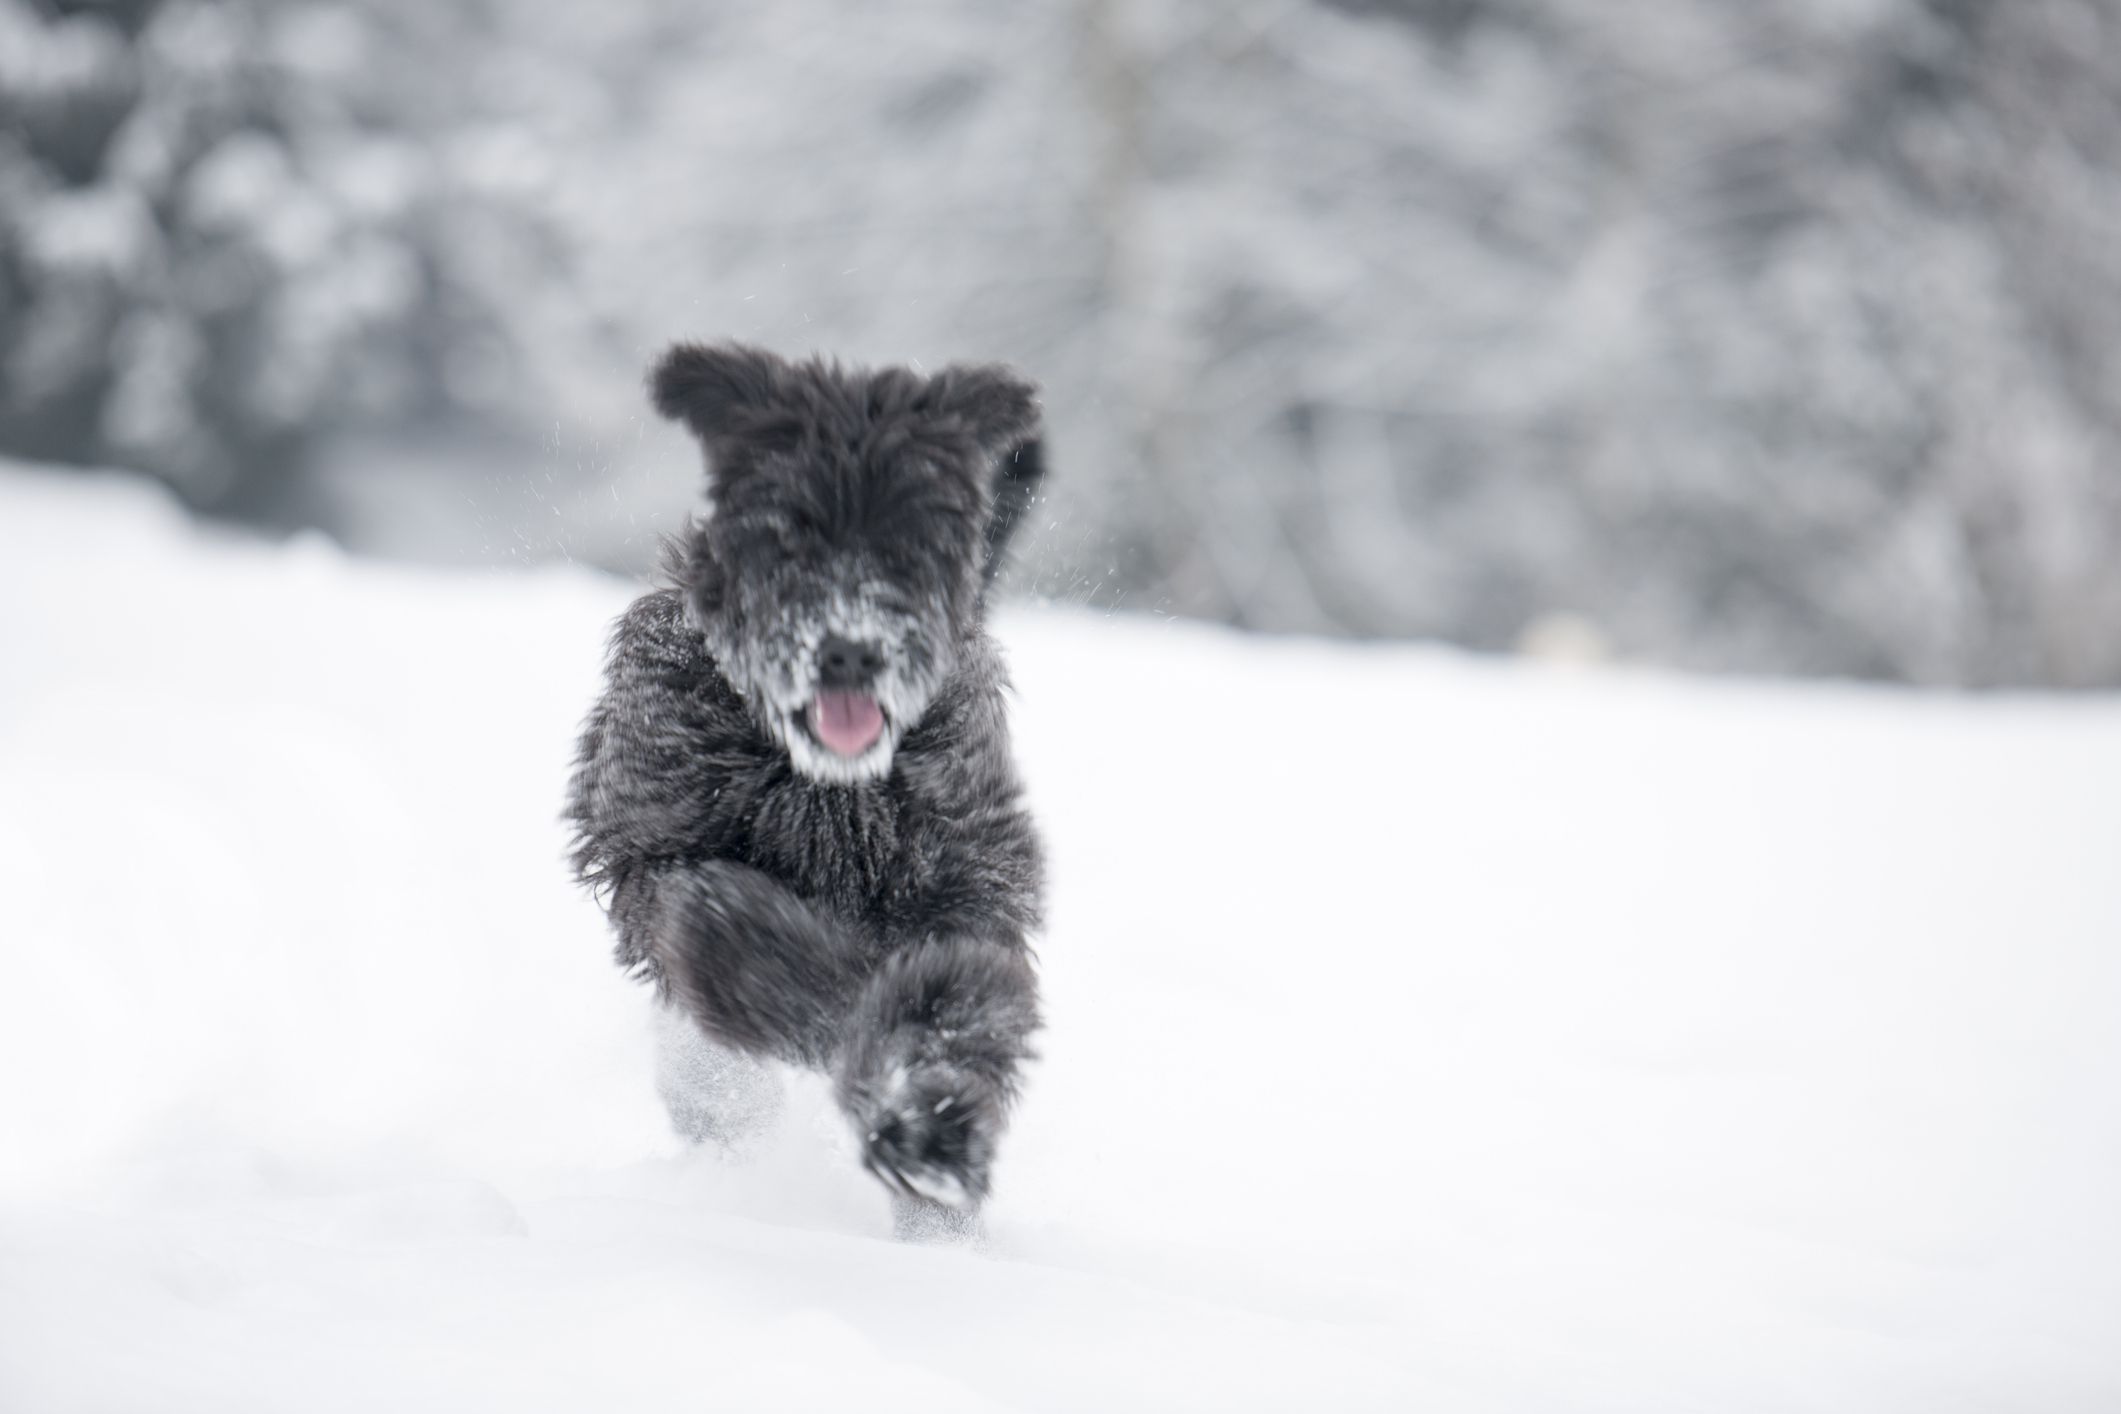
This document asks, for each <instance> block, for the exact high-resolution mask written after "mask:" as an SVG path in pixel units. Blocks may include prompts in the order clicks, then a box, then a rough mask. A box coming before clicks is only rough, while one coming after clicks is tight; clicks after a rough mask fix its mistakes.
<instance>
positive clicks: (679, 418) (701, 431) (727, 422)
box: [648, 344, 788, 451]
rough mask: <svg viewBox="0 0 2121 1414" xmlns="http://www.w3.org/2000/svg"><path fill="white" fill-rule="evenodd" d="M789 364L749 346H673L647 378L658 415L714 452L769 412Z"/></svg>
mask: <svg viewBox="0 0 2121 1414" xmlns="http://www.w3.org/2000/svg"><path fill="white" fill-rule="evenodd" d="M787 376H788V365H787V364H786V363H785V362H783V361H782V360H781V359H780V358H779V357H777V356H776V355H774V354H770V353H767V352H766V351H765V350H764V349H755V348H752V347H750V346H749V345H747V344H672V345H671V346H670V350H669V352H667V353H665V354H664V355H663V356H662V358H660V359H659V360H657V361H656V365H655V368H654V369H653V370H651V371H650V373H649V375H648V392H649V395H650V396H651V397H653V398H654V399H655V407H656V411H657V412H660V413H661V414H663V416H665V417H667V418H670V419H671V420H672V421H674V422H682V423H684V424H685V425H686V426H687V427H690V428H691V429H692V433H693V435H694V436H695V437H698V438H699V439H700V441H701V442H703V443H704V444H706V446H707V448H708V450H710V451H712V450H714V448H715V447H716V446H717V445H718V444H720V443H721V442H722V441H723V439H725V438H728V437H731V436H734V435H735V434H736V433H738V432H739V431H740V430H741V429H742V428H743V427H744V425H745V424H746V423H747V422H749V421H752V420H754V419H755V418H756V416H757V414H759V413H760V412H762V411H764V410H765V409H767V408H769V407H771V406H772V405H773V403H774V402H775V400H776V399H777V398H778V397H779V395H780V391H781V389H782V387H783V385H784V384H785V383H786V380H787Z"/></svg>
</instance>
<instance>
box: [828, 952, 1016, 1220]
mask: <svg viewBox="0 0 2121 1414" xmlns="http://www.w3.org/2000/svg"><path fill="white" fill-rule="evenodd" d="M1037 1028H1038V983H1037V975H1036V973H1035V972H1034V971H1033V970H1032V966H1031V960H1030V957H1029V956H1028V955H1027V954H1026V952H1025V951H1024V949H1023V948H1021V947H1016V946H1009V945H1006V944H1003V943H998V942H992V941H989V940H986V939H984V938H979V937H971V936H953V937H945V938H939V939H930V940H927V941H924V942H919V943H914V944H910V945H908V946H905V947H902V948H900V949H898V950H897V951H895V952H893V953H891V954H890V955H889V956H887V957H886V958H885V959H884V960H883V962H882V963H880V964H879V965H878V966H877V968H876V970H875V972H874V973H872V974H871V975H870V977H869V979H868V981H867V982H866V983H865V984H864V985H863V987H862V989H861V991H860V994H859V995H858V996H857V997H856V998H855V1001H854V1005H853V1008H852V1011H851V1012H850V1013H849V1016H848V1019H847V1036H846V1044H845V1046H844V1048H843V1049H842V1050H841V1052H840V1054H839V1058H838V1061H837V1065H836V1070H837V1074H836V1077H835V1078H836V1081H837V1089H838V1095H839V1101H840V1105H841V1107H842V1108H843V1109H844V1110H845V1111H846V1112H847V1115H848V1117H849V1118H850V1119H851V1120H852V1121H853V1122H854V1127H855V1133H856V1135H857V1136H858V1137H859V1138H860V1140H861V1142H862V1145H863V1155H864V1161H865V1162H866V1163H867V1165H868V1167H869V1169H870V1171H871V1172H873V1173H874V1174H876V1176H877V1177H878V1178H880V1179H882V1180H883V1181H884V1183H885V1184H886V1186H888V1187H890V1188H891V1189H892V1190H893V1191H894V1192H895V1193H897V1194H899V1195H900V1196H901V1197H904V1198H914V1197H919V1198H924V1199H928V1200H931V1201H933V1202H937V1203H940V1204H943V1205H945V1206H946V1207H947V1208H950V1209H955V1210H959V1211H968V1210H970V1209H973V1208H976V1207H977V1205H978V1204H979V1202H980V1200H981V1199H983V1198H985V1197H986V1195H987V1189H988V1181H989V1174H990V1171H991V1168H992V1165H993V1162H994V1150H995V1144H996V1141H997V1140H998V1139H999V1137H1000V1135H1001V1129H1002V1124H1003V1121H1004V1119H1005V1118H1006V1114H1007V1110H1008V1107H1009V1104H1010V1102H1011V1101H1012V1100H1014V1099H1015V1097H1016V1090H1017V1083H1018V1071H1019V1068H1020V1067H1021V1065H1022V1064H1023V1062H1024V1061H1025V1060H1027V1059H1028V1058H1029V1057H1030V1055H1031V1045H1030V1039H1031V1033H1032V1032H1033V1031H1035V1030H1037Z"/></svg>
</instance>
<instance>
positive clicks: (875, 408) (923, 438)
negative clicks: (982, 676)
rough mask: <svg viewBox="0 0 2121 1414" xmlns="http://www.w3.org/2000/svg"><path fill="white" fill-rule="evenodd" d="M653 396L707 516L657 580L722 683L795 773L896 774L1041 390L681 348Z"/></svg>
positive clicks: (973, 584)
mask: <svg viewBox="0 0 2121 1414" xmlns="http://www.w3.org/2000/svg"><path fill="white" fill-rule="evenodd" d="M649 386H650V390H651V392H652V393H653V395H654V398H655V404H656V407H657V408H658V409H659V410H660V411H661V412H662V413H663V415H664V416H666V417H671V418H675V419H677V420H679V421H681V422H683V423H685V424H686V425H687V426H688V427H690V428H691V429H692V431H693V433H694V435H696V436H697V437H698V438H699V439H700V443H701V445H702V446H703V447H704V448H705V450H706V453H707V467H708V488H709V496H710V499H711V501H712V503H713V512H712V514H711V515H709V516H707V517H705V518H704V519H699V520H695V521H694V522H693V523H692V524H691V525H690V526H689V527H688V528H687V529H686V530H685V531H684V532H683V533H682V534H681V535H680V536H679V537H678V538H677V539H676V541H674V542H673V545H672V552H671V557H670V561H669V565H668V568H669V570H670V571H671V574H672V577H673V578H674V579H675V580H676V581H677V584H678V586H679V588H680V589H682V590H683V591H684V594H685V599H686V604H687V606H688V612H689V613H690V614H691V615H692V617H693V620H694V622H695V623H696V624H697V625H698V627H699V628H700V630H701V632H702V633H703V634H704V635H705V636H706V639H707V644H708V647H709V649H710V651H712V652H713V654H714V656H715V657H716V659H717V660H718V661H719V662H720V664H721V668H722V671H723V672H724V674H726V675H727V676H728V678H729V680H730V682H731V683H732V684H733V685H734V686H735V687H736V689H737V691H738V692H739V693H740V694H741V695H742V696H743V697H744V699H745V701H746V702H747V703H748V704H749V705H750V707H751V708H752V710H753V711H754V712H755V713H756V714H757V715H758V717H759V720H760V722H761V724H762V725H763V726H764V727H765V728H766V729H767V731H768V732H770V733H771V734H772V735H773V736H774V737H775V738H776V739H777V740H778V741H779V742H780V743H781V744H782V745H783V746H785V747H786V749H787V752H788V756H789V759H790V760H791V761H792V762H793V763H794V765H795V768H796V769H797V770H798V771H800V772H802V773H803V774H804V775H806V776H810V777H813V778H815V779H819V780H826V781H841V782H851V781H860V780H868V779H873V778H876V777H879V776H883V775H885V774H887V773H888V772H889V771H890V769H891V760H892V754H893V752H894V751H895V750H896V749H897V747H898V743H899V741H900V740H901V739H902V738H903V737H904V735H905V733H906V732H907V731H909V730H911V728H912V727H913V726H914V724H915V723H916V722H918V721H919V720H920V718H921V714H922V713H923V712H924V711H926V710H927V707H928V704H929V702H930V701H931V700H932V699H933V698H934V696H935V693H936V692H937V690H938V689H939V688H940V687H941V686H942V684H943V683H944V681H945V680H946V679H947V678H948V677H949V675H950V672H951V670H952V668H953V667H955V666H956V664H957V661H958V656H959V651H960V649H961V647H962V645H963V644H964V643H965V641H966V638H967V637H968V635H970V634H972V633H974V632H976V631H977V630H978V627H979V622H980V616H981V599H982V591H983V590H984V587H985V585H984V578H985V575H986V574H987V573H988V572H989V571H990V570H991V568H992V561H993V559H994V557H995V556H996V555H998V553H999V545H1000V538H1001V537H1003V536H1005V535H1006V530H1007V525H1006V523H1005V522H998V521H997V514H996V495H997V481H998V479H999V481H1000V483H1001V486H1000V489H1001V490H1002V492H1003V493H1004V495H1005V498H1006V497H1007V496H1008V494H1009V493H1010V492H1011V491H1012V489H1013V488H1012V487H1011V485H1010V481H1009V477H1010V471H1009V465H1008V464H1009V463H1010V461H1011V460H1012V458H1013V457H1014V456H1015V454H1016V453H1017V451H1018V449H1019V448H1021V447H1023V446H1025V444H1026V443H1027V442H1030V441H1031V439H1033V438H1035V437H1036V435H1037V432H1038V401H1037V395H1036V392H1035V390H1034V389H1033V388H1032V386H1031V385H1030V384H1029V383H1027V382H1025V381H1024V380H1023V379H1021V378H1019V377H1017V376H1016V375H1015V374H1014V373H1011V372H1010V371H1008V370H1007V369H1004V368H999V367H992V366H983V367H952V368H946V369H944V370H942V371H941V372H939V373H936V374H933V375H931V376H924V375H921V374H917V373H913V372H909V371H908V370H905V369H901V368H885V369H877V370H873V371H871V370H849V369H843V368H840V367H839V366H837V365H835V364H830V363H826V362H824V361H822V360H812V361H809V362H806V363H789V362H787V361H785V360H783V359H781V358H778V357H776V356H775V355H773V354H770V353H766V352H763V351H761V350H758V349H752V348H747V347H744V346H742V345H737V344H718V345H701V344H679V345H677V346H676V347H674V348H672V349H671V350H670V351H669V352H668V353H667V354H665V355H664V356H663V358H662V360H661V362H659V363H658V364H657V365H656V367H655V370H654V372H653V373H652V374H651V375H650V377H649ZM1032 452H1033V456H1034V461H1035V453H1036V446H1035V443H1034V444H1033V445H1032ZM1026 494H1028V493H1026ZM1019 508H1020V507H1019ZM1006 509H1007V508H1005V510H1006ZM998 524H999V526H1000V529H999V532H998V531H997V525H998Z"/></svg>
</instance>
